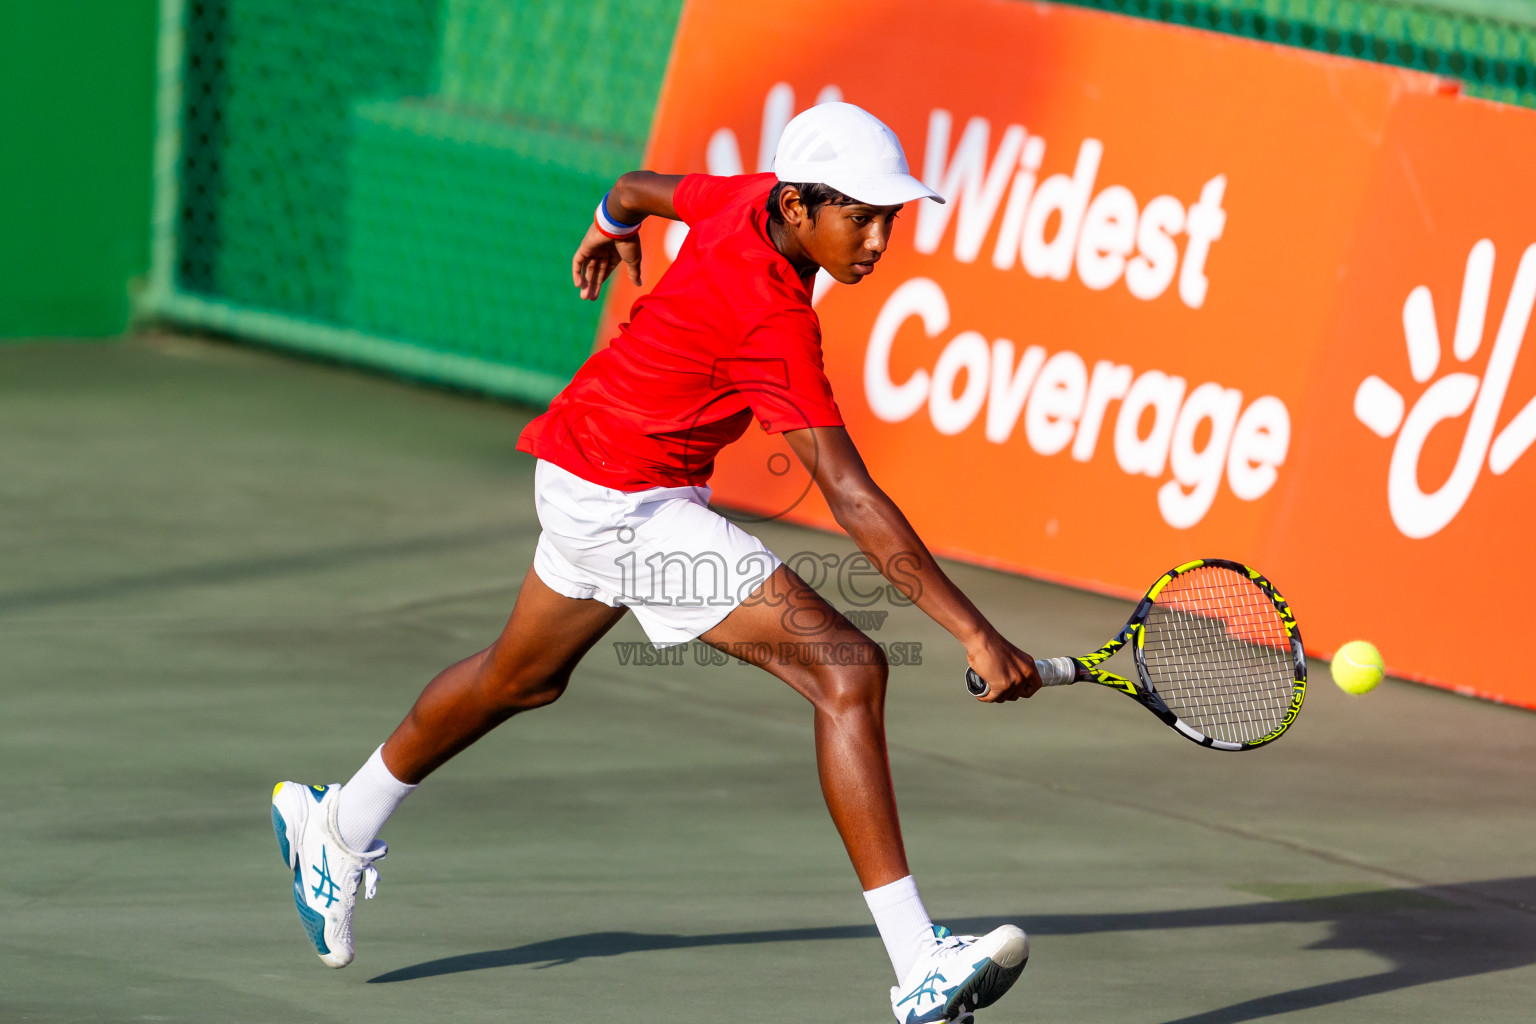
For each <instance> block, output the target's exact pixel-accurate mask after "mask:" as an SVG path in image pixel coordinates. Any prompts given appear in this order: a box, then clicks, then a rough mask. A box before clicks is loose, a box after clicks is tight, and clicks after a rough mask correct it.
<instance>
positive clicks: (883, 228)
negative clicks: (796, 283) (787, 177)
mask: <svg viewBox="0 0 1536 1024" xmlns="http://www.w3.org/2000/svg"><path fill="white" fill-rule="evenodd" d="M900 211H901V207H900V206H899V205H898V206H868V205H866V204H864V203H856V204H854V205H851V206H831V205H828V206H823V207H821V208H819V209H818V210H817V211H816V216H815V217H809V216H806V213H805V207H804V206H803V205H801V204H800V202H799V196H798V195H795V196H793V198H792V199H791V200H790V201H789V202H786V203H785V204H784V214H785V222H786V227H787V228H788V234H789V236H790V237H789V238H788V239H785V241H786V242H788V243H789V244H788V246H786V247H785V255H786V256H789V257H790V259H791V260H792V261H794V262H796V263H797V265H799V264H800V263H801V262H802V261H803V262H804V263H808V264H815V266H818V267H820V268H822V269H823V270H825V271H826V272H827V273H829V274H831V275H832V277H833V278H834V279H835V280H837V281H839V282H841V283H843V284H858V283H859V282H860V281H862V280H864V278H866V277H868V276H869V275H870V274H872V273H874V270H875V264H876V263H877V262H878V261H879V259H880V257H881V255H882V254H884V252H885V247H886V246H887V245H888V244H889V243H890V241H891V230H892V228H893V227H894V226H895V222H896V214H897V213H899V212H900ZM791 250H794V251H791ZM797 257H798V259H797ZM802 272H803V273H804V272H807V271H804V270H803V271H802Z"/></svg>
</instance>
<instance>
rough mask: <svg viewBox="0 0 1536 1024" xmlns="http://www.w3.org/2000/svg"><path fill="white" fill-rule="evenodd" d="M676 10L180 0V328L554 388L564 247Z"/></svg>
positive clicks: (176, 308) (561, 351) (638, 139)
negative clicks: (515, 374) (335, 338)
mask: <svg viewBox="0 0 1536 1024" xmlns="http://www.w3.org/2000/svg"><path fill="white" fill-rule="evenodd" d="M681 2H682V0H582V2H581V3H549V2H528V0H188V2H187V3H186V4H185V7H184V14H183V19H184V22H183V23H184V26H185V37H184V38H185V52H184V55H183V58H182V61H183V63H182V69H181V87H182V88H181V92H182V104H181V107H182V109H181V112H180V136H181V138H180V141H181V153H180V156H179V161H178V165H177V175H176V178H177V181H176V191H177V203H176V206H177V210H176V214H175V217H174V225H173V230H174V248H175V259H174V261H173V274H174V282H173V285H172V289H171V290H172V291H173V293H174V295H175V297H176V298H175V300H172V301H168V302H167V303H166V305H168V306H169V307H170V309H171V312H172V315H173V316H177V317H179V318H181V319H191V320H199V319H207V320H209V321H210V322H212V323H214V325H216V326H233V327H234V328H235V329H236V330H238V331H239V332H240V333H248V334H249V333H255V334H258V335H262V336H266V337H265V340H269V341H274V342H278V343H284V342H287V343H292V344H298V345H300V346H304V347H313V346H305V339H306V338H311V337H315V336H316V333H315V332H316V330H317V329H324V328H327V327H329V328H336V329H340V330H344V331H346V332H348V334H347V335H346V336H344V337H342V338H341V342H340V349H339V350H338V348H337V345H330V346H328V347H327V349H328V351H331V352H332V354H339V355H342V356H348V355H350V354H351V353H349V352H348V351H346V342H347V338H348V337H350V338H356V337H358V336H363V337H371V338H379V339H387V340H389V341H392V342H403V343H405V344H406V345H410V346H416V347H419V348H422V349H426V350H429V351H430V352H436V353H442V354H445V355H451V356H453V357H461V358H457V359H456V360H455V361H454V362H452V363H451V364H446V365H451V366H452V367H453V368H454V369H453V371H452V372H447V373H442V374H436V376H440V377H443V378H445V379H449V380H450V382H452V383H457V384H461V385H465V386H470V387H482V388H485V389H487V390H507V389H506V388H504V387H497V386H495V385H494V384H491V383H490V382H489V381H490V378H485V374H482V373H477V372H476V366H477V364H485V366H482V367H481V369H482V370H483V369H486V368H487V367H493V366H495V365H498V364H499V365H509V366H514V367H518V368H521V369H525V370H529V371H534V374H532V375H530V376H526V377H524V378H523V379H524V380H529V381H532V382H533V386H532V387H530V388H518V387H513V388H511V390H512V391H513V392H515V393H516V392H527V393H523V394H521V395H520V397H524V398H532V399H538V398H541V397H542V398H547V397H548V394H547V393H544V392H548V391H549V390H550V384H551V383H552V382H554V381H558V380H560V379H563V378H565V377H568V376H569V375H570V374H571V373H572V372H573V371H574V370H575V368H576V367H577V366H579V365H580V364H581V361H582V360H583V359H584V358H585V357H586V355H587V354H588V353H589V352H590V351H591V345H592V336H593V332H594V331H595V329H596V323H597V313H598V310H597V306H596V305H595V304H593V303H583V302H581V301H579V300H578V299H577V298H576V297H575V294H574V290H573V289H572V288H571V286H570V271H569V267H570V258H571V252H572V250H573V249H574V247H575V243H576V241H577V239H578V238H579V237H580V234H581V231H582V226H583V224H584V222H585V221H586V220H587V219H589V218H590V216H591V210H592V207H593V206H594V205H595V204H596V201H597V199H598V197H599V196H601V195H602V194H603V191H604V190H605V189H607V188H608V187H609V186H610V185H611V184H612V183H613V179H614V178H615V177H617V176H618V175H619V174H622V173H623V172H624V171H627V170H631V169H633V168H635V167H637V166H638V165H639V163H640V159H641V156H642V153H643V151H644V148H645V141H646V136H647V134H648V132H649V131H650V123H651V115H652V111H653V110H654V108H655V105H656V97H657V93H658V92H659V90H660V87H661V80H662V76H663V73H664V72H665V69H666V62H667V57H668V53H669V51H670V47H671V42H672V35H673V32H674V30H675V28H676V23H677V17H678V10H679V8H680V6H681ZM187 300H191V301H187ZM241 312H246V313H253V314H262V315H261V316H259V317H251V316H247V317H243V318H242V317H240V316H238V315H236V314H239V313H241ZM215 314H216V315H215ZM274 314H275V315H274ZM396 347H397V348H398V346H396ZM357 355H358V356H359V357H360V358H363V359H365V360H367V359H368V353H367V352H361V351H360V352H358V353H357ZM396 368H397V369H404V370H405V371H406V372H411V368H410V367H409V366H404V365H402V366H397V367H396ZM466 374H467V376H466ZM427 375H429V376H430V375H433V374H430V373H429V374H427ZM494 376H495V375H494V374H492V375H491V377H494ZM455 377H458V378H463V379H453V378H455ZM482 378H485V379H482ZM497 379H501V378H497Z"/></svg>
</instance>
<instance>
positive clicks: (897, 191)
mask: <svg viewBox="0 0 1536 1024" xmlns="http://www.w3.org/2000/svg"><path fill="white" fill-rule="evenodd" d="M827 184H828V185H831V186H832V187H833V188H835V189H837V190H838V191H839V192H841V193H842V194H843V195H845V196H848V197H849V198H851V199H857V200H858V201H859V202H861V203H868V204H869V205H870V206H900V205H901V204H902V203H910V202H913V201H914V200H918V199H932V200H933V201H934V202H936V203H942V202H943V201H944V197H943V196H941V195H939V194H938V193H937V192H935V191H934V190H933V189H931V188H929V187H928V186H927V185H924V184H923V183H922V182H920V181H918V180H917V179H916V178H914V177H912V175H910V174H881V175H879V176H877V177H869V178H839V179H838V180H836V181H828V182H827Z"/></svg>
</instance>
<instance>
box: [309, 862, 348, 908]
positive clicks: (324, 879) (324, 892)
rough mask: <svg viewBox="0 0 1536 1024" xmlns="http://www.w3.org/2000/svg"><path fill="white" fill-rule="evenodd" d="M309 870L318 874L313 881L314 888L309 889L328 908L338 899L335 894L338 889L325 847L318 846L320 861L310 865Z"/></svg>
mask: <svg viewBox="0 0 1536 1024" xmlns="http://www.w3.org/2000/svg"><path fill="white" fill-rule="evenodd" d="M309 870H311V871H313V872H314V873H315V874H317V875H319V876H320V878H319V881H317V882H316V883H315V885H314V888H313V889H311V890H310V891H311V892H313V893H314V896H315V899H317V900H321V899H323V900H325V908H326V909H327V910H329V909H330V908H331V904H332V903H335V902H336V900H337V899H338V897H337V895H336V894H337V893H338V892H339V891H340V890H339V888H338V887H337V885H336V879H334V878H332V877H331V861H330V858H329V857H327V856H326V853H325V847H323V846H322V847H320V863H319V864H318V865H314V866H311V867H310V869H309Z"/></svg>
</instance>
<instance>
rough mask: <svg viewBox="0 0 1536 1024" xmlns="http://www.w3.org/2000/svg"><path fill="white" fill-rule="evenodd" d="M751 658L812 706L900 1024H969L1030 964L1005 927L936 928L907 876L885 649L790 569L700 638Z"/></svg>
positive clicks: (819, 757) (826, 782)
mask: <svg viewBox="0 0 1536 1024" xmlns="http://www.w3.org/2000/svg"><path fill="white" fill-rule="evenodd" d="M700 639H702V640H704V641H705V642H706V643H710V644H713V645H714V646H716V647H718V648H721V649H723V650H725V651H726V652H728V653H730V654H733V655H735V656H737V657H742V658H743V659H744V660H748V661H751V662H753V663H754V664H757V665H760V666H761V667H763V668H765V669H767V670H768V671H769V672H771V673H773V674H774V675H776V676H778V677H779V678H780V679H782V680H784V681H785V682H786V683H788V684H789V685H790V686H792V687H793V688H794V689H795V690H796V691H797V692H798V693H800V694H801V695H802V696H804V697H805V698H806V699H807V700H808V701H810V703H811V706H812V707H813V709H814V715H815V736H816V764H817V770H818V773H819V775H820V778H821V788H822V794H823V796H824V797H825V799H826V801H827V809H828V811H830V812H831V815H832V821H833V824H834V825H836V827H837V831H838V834H839V835H840V836H841V837H842V839H843V845H844V846H845V847H846V848H847V850H848V857H849V859H850V860H851V861H852V862H853V868H854V871H855V872H856V873H857V874H858V876H859V882H860V884H861V885H862V886H863V888H864V897H865V900H866V902H867V903H868V905H869V908H870V912H871V914H873V916H874V918H875V924H876V926H877V927H878V928H879V931H880V938H881V939H882V940H883V941H884V943H885V947H886V952H887V954H888V955H889V956H890V959H891V966H892V968H893V969H894V970H895V972H896V977H897V980H898V982H900V984H898V985H897V986H896V987H894V988H893V989H892V990H891V1003H892V1009H893V1010H894V1012H895V1014H896V1018H897V1019H898V1020H899V1021H902V1022H904V1024H918V1022H929V1021H951V1020H960V1019H963V1018H966V1017H968V1016H969V1015H970V1013H971V1012H972V1011H974V1010H976V1009H978V1008H979V1007H982V1006H987V1005H990V1004H991V1003H993V1002H995V1001H996V1000H997V999H998V998H1000V997H1001V996H1002V995H1003V993H1004V992H1006V991H1007V990H1008V988H1009V986H1011V985H1012V984H1013V982H1014V981H1015V980H1016V979H1017V978H1018V976H1019V973H1020V972H1021V971H1022V970H1023V968H1024V963H1025V962H1026V960H1027V957H1028V949H1029V947H1028V941H1027V940H1026V939H1025V937H1024V933H1023V932H1022V931H1021V930H1020V929H1018V928H1015V927H1014V926H1012V925H1005V926H1003V927H1001V928H998V929H996V930H994V931H993V932H991V933H989V934H987V935H985V936H982V937H981V938H979V939H974V938H971V937H969V936H963V937H962V936H954V935H951V934H950V932H949V930H948V929H947V928H941V927H936V926H935V925H934V924H933V922H932V921H931V920H930V919H929V917H928V912H927V911H926V910H925V909H924V907H923V902H922V899H921V897H920V896H919V895H918V892H917V885H916V883H915V882H914V881H913V879H912V876H911V874H910V872H909V871H908V869H907V858H906V852H905V849H904V848H903V845H902V839H901V824H900V821H899V820H898V818H897V813H896V797H895V791H894V789H893V787H892V785H891V774H890V764H889V758H888V756H887V752H886V742H885V690H886V681H887V677H888V671H889V670H888V668H887V664H886V660H885V656H884V652H883V651H882V650H881V649H880V647H879V645H878V644H875V643H874V642H873V641H871V640H870V639H869V638H868V637H867V636H865V635H864V634H863V633H861V632H860V631H859V630H857V629H855V628H854V627H853V626H852V624H850V623H849V622H848V621H847V620H846V619H845V618H844V617H843V616H842V615H841V614H839V613H838V612H837V611H836V610H835V609H834V608H832V606H831V605H829V604H827V602H826V601H825V600H823V599H822V597H821V596H820V595H819V594H817V593H816V592H815V591H814V590H812V589H811V588H810V587H809V586H807V585H806V584H805V582H804V581H802V580H801V579H800V578H799V577H798V576H797V575H795V573H794V572H792V571H791V570H790V569H789V568H788V567H787V566H783V565H780V566H779V567H778V568H777V569H776V570H775V571H774V573H773V575H772V576H771V577H769V579H768V580H767V581H766V582H765V583H764V584H763V585H762V586H761V587H759V588H758V590H757V591H756V592H755V593H754V595H753V599H752V600H749V601H747V602H745V603H744V604H742V605H741V606H740V607H738V608H736V609H734V610H733V611H732V612H731V613H730V614H729V615H728V616H726V618H725V619H724V620H723V621H721V622H720V623H719V624H718V625H716V626H715V627H714V628H712V629H710V630H709V631H707V632H706V633H704V634H703V635H702V637H701V638H700Z"/></svg>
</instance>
